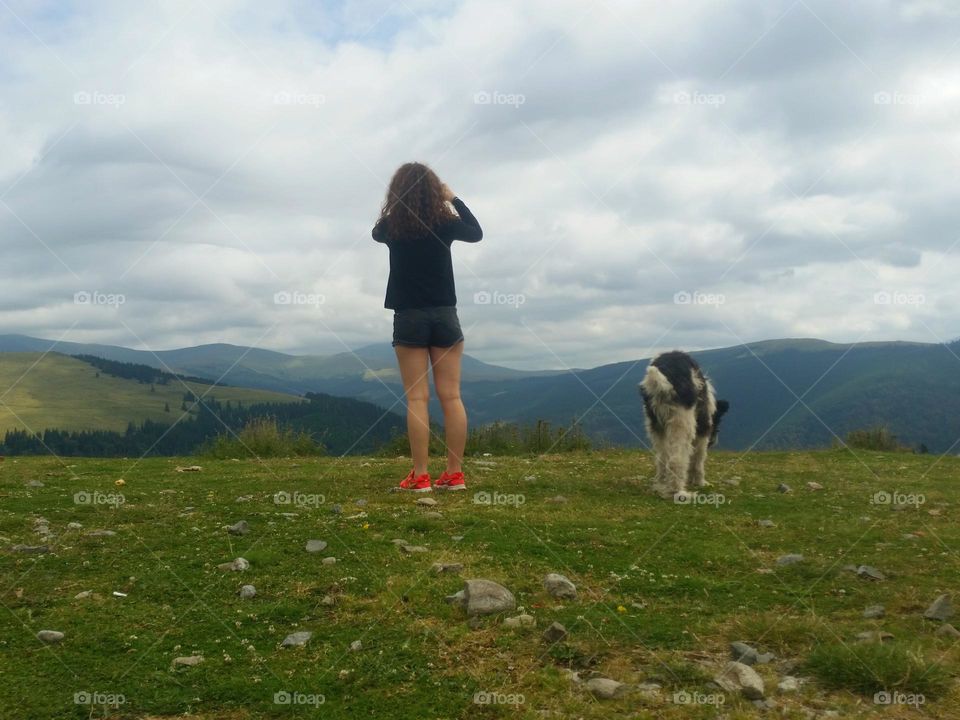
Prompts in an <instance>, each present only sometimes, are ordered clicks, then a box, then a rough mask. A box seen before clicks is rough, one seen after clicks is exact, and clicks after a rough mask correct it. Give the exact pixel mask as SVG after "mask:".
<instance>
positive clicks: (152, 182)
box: [0, 0, 960, 367]
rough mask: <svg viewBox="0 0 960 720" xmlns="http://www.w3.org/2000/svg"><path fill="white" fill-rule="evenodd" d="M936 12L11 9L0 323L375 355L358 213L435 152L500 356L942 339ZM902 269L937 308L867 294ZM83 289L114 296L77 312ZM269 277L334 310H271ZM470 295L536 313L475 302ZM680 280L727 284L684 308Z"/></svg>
mask: <svg viewBox="0 0 960 720" xmlns="http://www.w3.org/2000/svg"><path fill="white" fill-rule="evenodd" d="M951 8H952V5H950V4H949V3H940V2H935V1H934V0H924V1H921V0H917V1H916V2H912V3H908V4H900V5H899V6H898V7H894V6H884V7H878V6H877V5H876V4H875V3H869V2H867V1H866V0H857V1H855V2H851V3H843V4H837V3H829V2H827V1H826V0H822V1H821V2H807V3H805V4H803V3H801V4H791V3H790V2H788V1H787V0H777V1H776V2H766V1H765V0H764V1H762V2H761V0H738V1H737V2H735V3H732V4H724V5H719V4H717V3H710V2H694V1H692V0H691V1H689V2H678V3H670V4H660V5H658V6H655V7H651V6H643V8H640V7H639V6H637V5H636V4H635V3H632V2H627V0H608V1H605V2H601V3H595V4H592V5H588V4H585V3H582V2H575V1H574V0H564V1H563V2H547V0H534V1H531V2H529V3H522V4H521V3H515V2H508V1H507V0H490V1H488V2H480V1H479V0H464V1H462V2H454V3H439V2H432V1H431V0H417V1H416V2H414V1H413V0H407V2H405V3H401V4H399V5H398V4H392V3H390V2H387V1H386V0H384V1H383V2H380V1H374V0H356V1H354V2H345V3H342V4H338V5H336V6H329V5H327V4H311V3H302V2H293V1H291V2H277V3H270V4H263V3H251V2H241V1H240V0H218V1H217V2H207V3H204V4H201V5H198V4H196V3H190V2H186V1H184V2H170V3H162V4H136V3H134V4H131V3H121V2H102V3H97V4H93V5H90V6H78V7H77V8H76V9H72V10H67V9H64V8H61V7H60V6H59V4H49V5H43V4H39V3H33V2H25V1H22V2H9V3H8V8H6V9H5V8H0V46H2V47H3V48H4V50H3V56H4V68H5V71H4V72H3V74H0V93H2V95H0V96H2V97H3V98H4V100H5V103H4V105H3V106H2V108H0V139H2V142H3V145H4V147H5V148H8V150H7V152H5V153H4V156H3V157H2V158H0V233H2V237H3V238H4V242H5V249H6V250H7V256H8V259H7V260H6V261H5V263H4V266H3V268H2V269H0V287H3V288H4V291H3V292H2V293H0V324H2V330H3V331H7V332H23V333H27V334H35V335H43V336H47V337H58V336H59V335H60V334H61V333H62V332H63V331H65V330H67V329H68V328H69V327H70V326H71V325H73V324H74V323H76V326H75V327H74V328H73V329H72V330H71V331H70V333H69V335H68V339H71V340H80V341H88V340H95V341H99V342H115V343H118V344H128V345H130V344H137V343H136V342H134V341H133V340H132V339H131V337H130V332H129V331H128V330H127V329H126V327H124V324H126V325H127V326H129V327H130V328H132V329H133V330H134V331H135V333H136V335H137V336H139V337H140V338H142V339H143V341H144V342H145V343H146V344H147V345H149V346H151V347H156V348H166V347H173V346H178V345H189V344H198V343H203V342H234V343H238V344H244V343H253V342H257V341H259V342H260V344H261V345H263V346H266V347H271V348H275V349H282V350H289V351H294V352H324V351H340V350H342V349H343V344H344V343H346V344H347V345H350V346H359V345H363V344H367V343H371V342H385V341H388V340H389V331H390V318H389V313H388V312H387V311H385V310H384V309H383V308H382V302H383V290H384V286H385V283H386V270H387V258H386V253H385V250H384V248H383V247H381V246H378V245H376V244H374V243H373V242H372V241H371V240H370V238H369V229H370V226H371V225H372V223H373V221H374V219H375V218H376V215H377V212H378V209H379V204H380V202H381V201H382V196H383V193H384V189H385V185H386V182H387V180H388V179H389V175H390V173H391V172H392V170H393V169H394V168H395V167H396V166H397V165H399V164H400V163H401V162H404V161H406V160H410V159H422V160H426V161H428V162H431V163H432V164H434V165H435V167H436V168H437V170H438V171H439V172H440V173H441V174H442V175H443V176H444V177H445V178H446V179H447V180H448V181H449V182H450V184H451V185H452V186H453V187H454V188H455V189H456V190H457V191H458V192H459V193H460V194H461V195H462V196H463V197H464V198H465V199H466V200H467V202H468V203H469V204H470V205H471V207H472V208H473V209H474V210H475V211H476V213H477V215H478V216H479V218H480V220H481V222H482V224H483V225H484V228H485V231H486V238H485V240H484V241H483V242H482V243H481V244H479V245H477V246H466V245H458V246H455V248H454V251H455V266H456V268H457V273H458V277H457V282H458V289H459V291H460V300H461V305H462V315H463V319H464V325H465V326H467V327H470V328H471V337H470V338H469V343H470V347H471V350H472V351H473V352H475V353H477V354H478V355H480V356H481V357H482V358H483V359H486V360H489V361H493V362H505V363H510V364H515V365H523V366H530V367H540V366H561V365H570V366H587V365H590V364H596V363H601V362H610V361H615V360H623V359H630V358H634V357H637V356H638V353H644V352H646V351H647V349H648V348H649V346H651V345H655V346H656V347H668V346H681V347H693V348H696V347H710V346H717V345H729V344H735V343H737V342H739V341H740V340H741V339H743V340H757V339H763V338H768V337H786V336H798V335H806V336H817V337H822V338H825V339H829V340H839V341H843V340H855V339H858V338H860V337H861V336H862V337H863V339H869V340H880V339H907V340H918V341H936V340H937V339H940V338H942V339H946V338H950V337H953V336H954V335H956V334H957V331H956V314H955V310H954V308H955V307H956V306H957V305H956V303H955V302H952V301H953V300H955V297H954V290H953V287H954V285H955V280H954V278H955V276H956V271H957V269H958V268H957V265H958V263H957V247H956V245H954V243H955V242H956V240H957V239H958V237H960V236H958V234H957V231H956V227H957V226H958V223H957V221H958V219H960V217H958V213H960V210H958V209H957V207H956V203H955V201H954V199H953V198H952V190H953V185H955V183H954V180H953V178H954V175H955V167H956V163H957V160H958V158H960V142H958V135H957V133H956V129H955V128H956V116H957V110H958V107H960V90H958V88H960V70H958V67H957V65H956V63H955V62H954V61H953V60H952V59H951V56H950V49H951V47H952V46H953V43H954V42H955V39H956V35H957V34H958V32H957V31H958V30H960V22H958V19H957V16H956V15H955V14H954V13H952V11H951ZM12 13H16V15H17V16H18V17H14V15H13V14H12ZM24 25H26V26H27V27H29V28H30V30H29V31H28V30H26V29H25V28H24ZM481 92H486V93H494V92H498V93H501V94H502V96H503V97H505V98H510V97H512V98H513V101H512V102H507V101H504V102H502V103H501V102H491V103H489V104H477V103H476V102H475V95H476V94H477V93H481ZM77 93H85V95H81V96H79V97H75V96H76V95H77ZM878 93H885V95H881V96H879V98H878V96H877V94H878ZM888 97H889V102H888V101H887V99H888ZM518 98H522V101H520V100H519V99H518ZM884 283H885V284H886V285H889V286H891V287H903V288H905V290H904V291H905V292H907V291H910V289H911V288H912V289H913V290H912V291H913V292H920V291H922V292H923V293H924V295H925V297H926V298H927V299H928V301H927V302H926V303H925V304H924V305H923V306H921V307H904V306H897V305H894V306H892V307H890V306H886V307H879V306H877V305H876V304H875V303H874V302H873V300H872V298H873V297H874V293H876V292H878V291H879V290H882V289H883V288H884V287H885V285H884ZM84 288H91V289H97V288H100V289H109V290H110V291H112V292H117V293H123V294H124V295H125V296H126V297H127V302H126V303H125V304H124V305H122V306H121V307H120V308H119V309H117V310H116V311H112V310H111V311H110V312H101V313H90V312H84V311H83V308H80V309H78V308H77V307H76V306H75V305H74V304H73V303H72V302H71V301H70V299H71V298H72V296H73V293H74V292H76V291H77V290H81V289H84ZM284 289H294V290H297V291H300V292H304V293H314V294H322V295H323V296H324V297H325V298H326V301H325V303H324V304H323V305H322V307H318V308H316V307H305V306H295V307H289V306H287V307H284V306H278V305H276V304H275V303H274V302H273V300H272V298H273V294H274V293H275V292H278V291H281V290H284ZM480 290H490V291H500V292H503V293H508V294H509V293H514V294H517V293H521V294H524V295H525V297H526V299H527V301H526V302H525V303H524V304H523V305H522V306H521V307H519V308H509V307H501V306H484V305H476V304H474V303H473V302H472V297H473V293H475V292H478V291H480ZM684 291H689V292H701V293H707V294H710V293H712V294H715V295H716V294H719V295H723V296H724V298H725V302H724V303H723V304H722V305H721V306H719V307H702V306H696V305H692V306H682V305H676V304H674V302H673V297H674V295H675V294H676V293H677V292H684ZM265 333H266V334H265ZM664 333H666V335H665V336H663V335H664ZM661 336H663V337H661ZM261 338H263V339H261ZM538 338H540V339H542V340H543V341H544V342H546V343H547V344H548V345H549V348H550V350H547V349H545V348H544V347H543V345H542V344H541V342H540V339H538ZM551 351H552V352H551Z"/></svg>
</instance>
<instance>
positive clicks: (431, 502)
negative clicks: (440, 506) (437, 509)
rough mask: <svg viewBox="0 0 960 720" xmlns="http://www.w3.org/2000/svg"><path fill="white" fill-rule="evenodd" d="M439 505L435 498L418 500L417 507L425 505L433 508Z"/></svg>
mask: <svg viewBox="0 0 960 720" xmlns="http://www.w3.org/2000/svg"><path fill="white" fill-rule="evenodd" d="M436 504H437V501H436V500H434V499H433V498H418V499H417V505H423V506H425V507H433V506H434V505H436Z"/></svg>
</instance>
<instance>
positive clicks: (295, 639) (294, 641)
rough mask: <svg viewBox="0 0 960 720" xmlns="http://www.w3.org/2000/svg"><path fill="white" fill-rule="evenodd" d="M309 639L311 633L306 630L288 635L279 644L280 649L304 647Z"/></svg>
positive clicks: (311, 635)
mask: <svg viewBox="0 0 960 720" xmlns="http://www.w3.org/2000/svg"><path fill="white" fill-rule="evenodd" d="M311 637H313V633H312V632H309V631H308V630H301V631H300V632H295V633H290V634H289V635H287V636H286V637H285V638H284V639H283V642H282V643H280V647H300V646H301V645H306V644H307V642H308V641H309V640H310V638H311Z"/></svg>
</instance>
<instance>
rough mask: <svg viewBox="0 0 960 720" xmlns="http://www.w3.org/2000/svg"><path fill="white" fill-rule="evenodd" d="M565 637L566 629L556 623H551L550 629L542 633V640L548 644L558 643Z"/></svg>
mask: <svg viewBox="0 0 960 720" xmlns="http://www.w3.org/2000/svg"><path fill="white" fill-rule="evenodd" d="M565 637H567V629H566V628H565V627H564V626H563V625H561V624H560V623H558V622H555V623H551V624H550V627H548V628H547V629H546V630H544V631H543V639H544V640H546V641H547V642H548V643H558V642H560V641H561V640H563V639H564V638H565Z"/></svg>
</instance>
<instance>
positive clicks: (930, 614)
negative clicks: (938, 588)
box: [923, 593, 953, 622]
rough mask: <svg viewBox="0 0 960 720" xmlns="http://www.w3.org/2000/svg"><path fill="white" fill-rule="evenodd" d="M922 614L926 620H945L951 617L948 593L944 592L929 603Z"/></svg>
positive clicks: (951, 605)
mask: <svg viewBox="0 0 960 720" xmlns="http://www.w3.org/2000/svg"><path fill="white" fill-rule="evenodd" d="M923 616H924V617H925V618H926V619H927V620H939V621H940V622H945V621H947V620H949V619H950V618H951V617H953V603H952V598H951V596H950V595H948V594H946V593H944V594H943V595H941V596H940V597H938V598H937V599H936V600H934V601H933V603H931V605H930V607H928V608H927V609H926V610H925V611H924V613H923Z"/></svg>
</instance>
